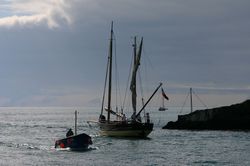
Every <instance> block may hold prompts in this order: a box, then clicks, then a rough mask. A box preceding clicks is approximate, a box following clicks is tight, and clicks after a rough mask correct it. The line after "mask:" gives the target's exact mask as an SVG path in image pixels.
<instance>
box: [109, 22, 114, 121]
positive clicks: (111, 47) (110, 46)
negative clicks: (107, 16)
mask: <svg viewBox="0 0 250 166" xmlns="http://www.w3.org/2000/svg"><path fill="white" fill-rule="evenodd" d="M112 53H113V21H112V23H111V32H110V43H109V85H108V122H109V121H110V111H111V87H112Z"/></svg>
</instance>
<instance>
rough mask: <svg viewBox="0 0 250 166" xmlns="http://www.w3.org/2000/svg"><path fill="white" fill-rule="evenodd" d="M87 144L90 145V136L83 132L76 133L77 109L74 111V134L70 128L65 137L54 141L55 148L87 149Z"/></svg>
mask: <svg viewBox="0 0 250 166" xmlns="http://www.w3.org/2000/svg"><path fill="white" fill-rule="evenodd" d="M89 145H92V138H91V137H90V136H89V135H87V134H85V133H82V134H77V111H75V134H74V133H73V132H72V130H71V129H70V130H69V131H68V132H67V134H66V138H63V139H59V140H57V141H56V142H55V148H62V149H64V148H69V149H70V150H76V151H81V150H87V149H88V147H89Z"/></svg>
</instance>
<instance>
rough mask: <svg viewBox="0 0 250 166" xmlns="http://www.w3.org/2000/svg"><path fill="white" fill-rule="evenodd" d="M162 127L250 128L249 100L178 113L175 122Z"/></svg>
mask: <svg viewBox="0 0 250 166" xmlns="http://www.w3.org/2000/svg"><path fill="white" fill-rule="evenodd" d="M163 129H186V130H250V100H246V101H244V102H243V103H239V104H234V105H231V106H224V107H218V108H212V109H205V110H196V111H194V112H192V113H190V114H186V115H179V116H178V120H177V121H176V122H172V121H170V122H168V123H167V125H166V126H164V127H163Z"/></svg>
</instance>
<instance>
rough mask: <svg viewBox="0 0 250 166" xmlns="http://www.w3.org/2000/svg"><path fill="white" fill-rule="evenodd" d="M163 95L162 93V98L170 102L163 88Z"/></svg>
mask: <svg viewBox="0 0 250 166" xmlns="http://www.w3.org/2000/svg"><path fill="white" fill-rule="evenodd" d="M161 93H162V96H163V97H164V98H165V99H166V100H169V98H168V96H167V95H166V94H165V92H164V90H163V88H161Z"/></svg>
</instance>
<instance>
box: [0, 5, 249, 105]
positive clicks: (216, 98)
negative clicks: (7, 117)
mask: <svg viewBox="0 0 250 166" xmlns="http://www.w3.org/2000/svg"><path fill="white" fill-rule="evenodd" d="M249 8H250V1H248V0H237V1H235V0H209V1H207V0H189V1H186V0H175V1H172V0H156V1H151V0H137V1H134V0H126V1H124V0H105V1H103V0H70V1H68V0H1V1H0V50H1V51H0V106H2V107H7V106H11V107H20V106H23V107H29V106H32V107H33V106H34V107H36V106H37V107H47V106H69V107H72V106H73V107H74V106H96V107H100V103H101V98H102V93H103V86H104V77H105V69H106V63H107V55H108V42H109V32H110V24H111V21H114V32H115V45H116V47H115V48H116V49H115V55H116V57H117V66H118V70H119V82H120V89H121V90H120V91H121V94H122V95H121V96H124V94H125V92H124V91H125V89H126V85H127V80H128V76H129V66H130V63H131V58H132V47H131V46H132V42H133V36H137V38H140V37H142V36H143V37H144V48H143V55H142V64H141V70H142V73H143V71H144V73H145V75H146V77H145V79H142V80H143V81H142V82H143V86H144V87H146V89H147V91H145V92H144V95H145V98H148V97H149V95H150V93H152V92H153V90H154V88H155V87H156V86H157V85H158V84H159V82H163V88H164V90H165V92H166V93H167V95H168V96H169V98H170V100H169V101H166V104H167V105H168V106H181V105H182V104H183V102H184V101H185V97H186V95H187V93H188V91H189V88H190V87H192V88H193V89H194V91H195V93H196V94H197V95H198V96H199V98H200V99H202V101H203V102H204V103H206V105H207V106H208V107H216V106H222V105H231V104H234V103H238V102H243V101H244V100H246V99H249V98H250V77H249V75H250V65H249V64H250V19H249V18H250V10H249ZM144 83H145V85H144ZM113 89H115V88H113ZM157 96H159V95H157ZM157 96H156V97H155V99H154V100H153V101H152V102H153V103H154V104H155V105H157V103H158V100H159V97H157Z"/></svg>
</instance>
